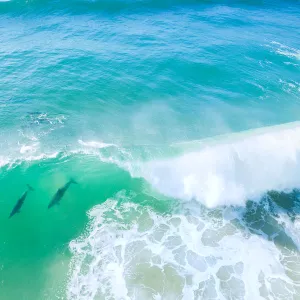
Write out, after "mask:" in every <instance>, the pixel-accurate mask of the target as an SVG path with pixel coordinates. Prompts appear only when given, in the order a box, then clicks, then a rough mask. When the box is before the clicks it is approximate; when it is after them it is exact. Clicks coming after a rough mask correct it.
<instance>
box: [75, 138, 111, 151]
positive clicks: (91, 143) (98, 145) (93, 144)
mask: <svg viewBox="0 0 300 300" xmlns="http://www.w3.org/2000/svg"><path fill="white" fill-rule="evenodd" d="M78 143H79V144H81V145H82V146H86V147H90V148H96V149H101V148H107V147H114V146H115V145H114V144H107V143H103V142H99V141H88V142H84V141H82V140H78Z"/></svg>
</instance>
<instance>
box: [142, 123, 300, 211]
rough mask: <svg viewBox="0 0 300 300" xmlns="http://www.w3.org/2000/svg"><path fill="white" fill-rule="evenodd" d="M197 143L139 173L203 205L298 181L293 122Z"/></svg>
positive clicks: (298, 129) (240, 199)
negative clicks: (287, 125) (196, 146)
mask: <svg viewBox="0 0 300 300" xmlns="http://www.w3.org/2000/svg"><path fill="white" fill-rule="evenodd" d="M189 146H191V143H190V145H189ZM194 148H195V147H194ZM201 148H202V149H200V150H198V151H193V152H191V153H186V154H183V155H181V156H180V157H176V158H172V159H167V160H159V161H152V162H150V163H148V165H147V167H145V172H144V177H145V178H146V179H147V180H148V181H149V182H150V183H151V184H152V186H154V187H155V188H157V189H158V190H159V191H160V192H162V193H164V194H166V195H168V196H171V197H175V198H179V199H186V200H191V199H194V198H195V199H197V200H198V201H200V202H201V203H203V204H204V205H206V206H207V207H216V206H219V205H244V204H245V202H246V201H247V200H249V199H260V197H261V196H262V195H263V194H264V193H266V192H267V191H271V190H275V191H285V190H291V189H293V188H296V187H299V186H300V126H299V124H298V123H297V124H296V125H292V126H290V128H285V127H283V128H280V127H275V128H274V129H272V128H270V129H269V130H267V132H263V133H254V134H253V133H251V132H250V133H248V134H245V135H242V136H240V137H238V138H235V139H234V140H232V139H231V138H230V137H228V138H227V139H225V138H224V139H223V141H222V139H221V140H219V141H218V142H215V143H213V145H209V143H208V145H207V144H206V143H203V145H202V147H201ZM274 162H276V163H274Z"/></svg>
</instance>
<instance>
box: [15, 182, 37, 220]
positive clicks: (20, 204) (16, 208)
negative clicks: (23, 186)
mask: <svg viewBox="0 0 300 300" xmlns="http://www.w3.org/2000/svg"><path fill="white" fill-rule="evenodd" d="M27 187H28V189H27V191H25V192H24V194H23V195H22V197H21V198H20V199H19V200H18V202H17V203H16V205H15V206H14V208H13V210H12V211H11V213H10V215H9V218H11V217H12V216H13V215H15V214H16V213H19V212H20V209H21V207H22V206H23V204H24V201H25V199H26V197H27V194H28V192H29V191H34V189H33V188H32V187H31V186H30V185H29V184H27Z"/></svg>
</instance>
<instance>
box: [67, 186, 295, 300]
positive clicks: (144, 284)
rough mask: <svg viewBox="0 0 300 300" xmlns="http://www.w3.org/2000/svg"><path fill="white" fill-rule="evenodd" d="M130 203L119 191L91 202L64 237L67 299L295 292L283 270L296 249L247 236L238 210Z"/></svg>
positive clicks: (258, 296)
mask: <svg viewBox="0 0 300 300" xmlns="http://www.w3.org/2000/svg"><path fill="white" fill-rule="evenodd" d="M127 200H129V201H130V199H127ZM129 201H126V196H125V195H124V193H123V192H121V193H119V194H118V195H116V198H115V199H109V200H107V201H106V202H105V203H104V204H101V205H98V206H96V207H94V208H93V209H92V210H91V211H90V213H89V215H90V217H91V223H90V226H89V227H88V231H87V232H86V233H84V234H83V235H82V236H81V237H80V238H78V239H76V240H74V241H72V242H71V243H70V249H71V252H72V253H73V259H72V264H71V269H70V279H69V283H68V290H67V298H68V299H72V300H79V299H80V300H94V299H117V300H118V299H132V300H135V299H136V300H140V299H170V300H171V299H186V300H192V299H218V300H219V299H281V298H280V297H284V298H285V299H293V297H295V295H297V282H296V281H295V280H294V279H293V276H288V275H287V271H288V266H289V265H288V264H289V261H291V260H293V261H295V260H298V259H299V256H298V254H297V253H292V252H290V253H289V255H288V256H286V257H285V256H284V254H283V252H281V250H280V249H281V246H280V245H279V246H276V245H275V243H274V242H273V241H272V239H271V235H270V236H269V237H268V236H266V238H264V237H263V236H262V235H261V236H258V235H253V234H251V233H250V229H249V228H248V227H247V224H246V223H245V222H244V221H243V220H242V214H241V213H242V210H235V209H233V208H226V209H222V210H214V211H211V210H207V209H205V208H203V207H201V206H200V205H199V204H197V203H195V202H194V203H189V204H188V205H191V204H192V205H191V206H190V207H188V206H187V207H186V208H185V209H184V210H183V211H184V213H179V212H178V213H174V214H173V215H172V216H167V215H160V214H159V213H157V212H155V211H153V210H152V209H150V208H147V207H143V206H140V205H138V204H133V203H131V202H129ZM298 237H299V233H298ZM285 253H286V252H285ZM285 255H286V254H285ZM293 268H294V270H293V271H294V272H295V273H294V274H297V272H299V271H300V266H299V265H294V266H293ZM298 292H299V291H298Z"/></svg>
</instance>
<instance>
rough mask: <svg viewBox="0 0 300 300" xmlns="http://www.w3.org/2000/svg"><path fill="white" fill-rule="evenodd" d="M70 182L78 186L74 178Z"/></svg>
mask: <svg viewBox="0 0 300 300" xmlns="http://www.w3.org/2000/svg"><path fill="white" fill-rule="evenodd" d="M70 182H71V183H74V184H78V182H77V181H75V180H74V179H73V178H71V179H70Z"/></svg>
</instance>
